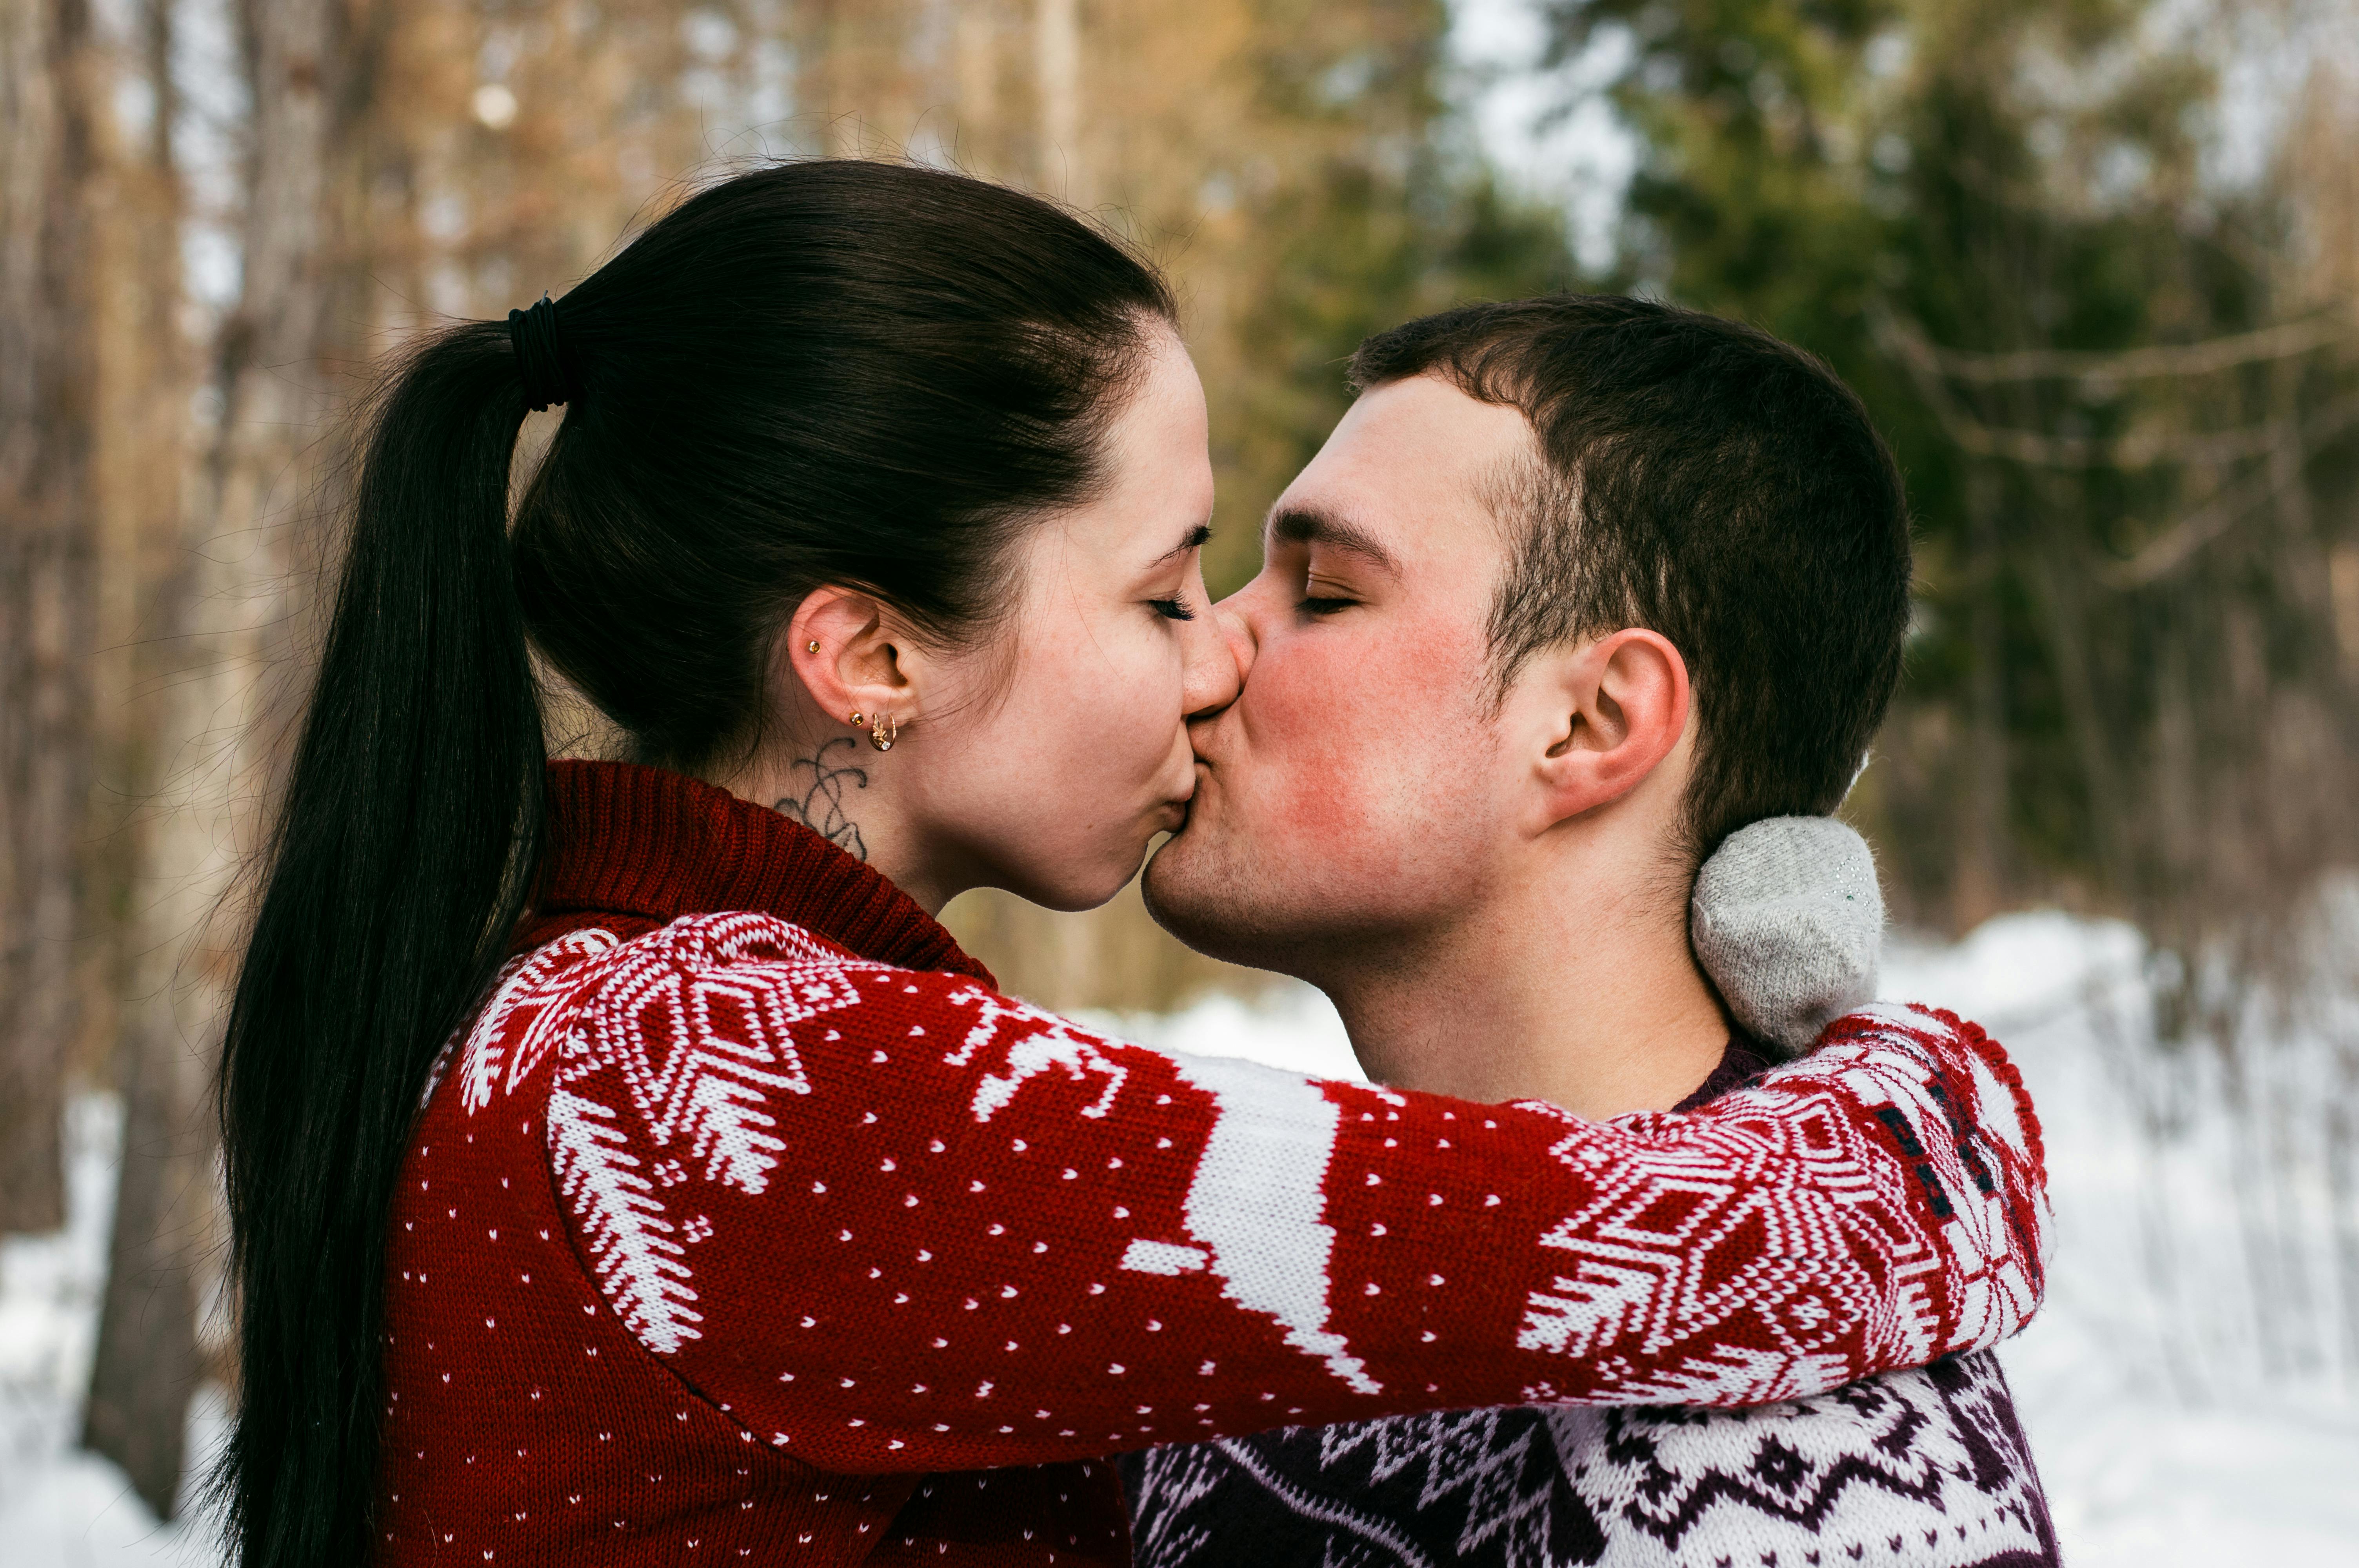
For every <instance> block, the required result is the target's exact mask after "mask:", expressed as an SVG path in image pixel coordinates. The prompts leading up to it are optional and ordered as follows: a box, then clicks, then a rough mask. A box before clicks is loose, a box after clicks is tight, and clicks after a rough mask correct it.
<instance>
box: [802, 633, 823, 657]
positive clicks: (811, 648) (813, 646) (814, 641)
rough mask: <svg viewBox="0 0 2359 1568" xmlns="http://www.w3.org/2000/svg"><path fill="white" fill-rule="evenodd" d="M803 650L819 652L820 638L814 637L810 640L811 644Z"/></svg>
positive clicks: (810, 652)
mask: <svg viewBox="0 0 2359 1568" xmlns="http://www.w3.org/2000/svg"><path fill="white" fill-rule="evenodd" d="M803 651H804V652H805V653H809V654H816V653H818V652H819V639H818V638H816V637H813V638H812V639H811V640H810V646H809V647H807V648H805V649H804V650H803Z"/></svg>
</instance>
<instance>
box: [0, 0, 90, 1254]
mask: <svg viewBox="0 0 2359 1568" xmlns="http://www.w3.org/2000/svg"><path fill="white" fill-rule="evenodd" d="M92 69H93V65H92V59H91V38H90V14H89V8H88V5H87V4H86V0H5V5H0V140H5V144H6V147H5V152H0V183H5V196H0V201H5V204H6V212H5V225H0V226H5V235H6V237H5V240H0V251H5V254H0V801H5V804H0V827H4V828H5V831H4V832H0V860H5V865H6V869H5V871H0V877H5V884H0V1232H5V1231H11V1230H49V1229H54V1228H56V1227H58V1226H60V1225H62V1224H63V1223H64V1222H65V1201H64V1198H65V1188H64V1172H63V1167H62V1162H61V1149H60V1112H61V1109H62V1104H63V1085H64V1068H65V1061H66V1057H67V1054H68V1053H69V1051H70V1050H71V1046H72V1044H73V1040H74V1036H75V1033H76V1032H77V1029H78V1027H79V1019H80V1009H79V1007H78V1005H77V1004H78V1001H79V995H78V992H77V989H76V975H75V965H74V952H75V943H76V939H77V938H78V937H79V936H80V935H82V929H83V925H84V920H83V910H82V904H83V879H82V874H81V873H82V868H81V865H80V863H79V860H80V854H81V849H82V841H83V837H84V835H83V832H82V826H83V824H82V812H83V806H84V802H85V801H86V799H87V797H88V795H89V787H90V779H91V773H92V747H93V744H94V740H95V730H94V727H93V725H92V715H91V700H90V691H89V674H90V660H91V654H92V643H93V640H94V631H93V626H94V620H95V613H96V604H97V538H96V535H97V529H96V526H95V520H94V519H93V517H92V514H91V510H90V505H89V491H90V484H89V480H90V474H89V461H90V446H91V427H92V418H91V413H92V372H93V363H92V362H93V358H94V356H93V354H92V351H91V342H90V338H91V327H92V313H91V308H90V307H91V299H90V295H89V289H88V285H87V279H88V276H89V269H88V265H87V264H88V261H89V256H88V250H89V227H90V221H89V211H88V196H87V191H88V189H89V183H90V176H91V173H92V123H91V106H92V102H93V83H92Z"/></svg>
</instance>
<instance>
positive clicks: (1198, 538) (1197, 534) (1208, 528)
mask: <svg viewBox="0 0 2359 1568" xmlns="http://www.w3.org/2000/svg"><path fill="white" fill-rule="evenodd" d="M1211 537H1212V524H1210V523H1199V524H1196V525H1195V526H1194V527H1193V528H1190V529H1189V530H1188V536H1187V537H1186V538H1184V539H1182V540H1180V542H1179V543H1178V544H1176V545H1174V546H1171V547H1170V548H1169V549H1168V550H1166V551H1164V552H1163V553H1162V554H1161V555H1159V556H1158V557H1155V559H1154V560H1152V561H1150V562H1148V563H1147V564H1148V565H1149V566H1150V567H1159V566H1161V565H1162V564H1163V563H1164V562H1166V561H1168V560H1169V559H1170V558H1171V557H1174V556H1184V555H1186V554H1187V553H1188V552H1189V551H1190V550H1193V549H1196V548H1199V547H1200V546H1202V545H1203V543H1204V541H1205V540H1207V539H1209V538H1211Z"/></svg>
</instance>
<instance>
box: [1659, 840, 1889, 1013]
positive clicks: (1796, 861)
mask: <svg viewBox="0 0 2359 1568" xmlns="http://www.w3.org/2000/svg"><path fill="white" fill-rule="evenodd" d="M1688 934H1689V937H1690V940H1691V941H1693V942H1694V944H1695V954H1696V957H1697V959H1698V960H1699V961H1701V963H1702V965H1703V968H1704V973H1706V974H1708V975H1710V976H1711V977H1712V984H1714V985H1716V986H1718V987H1719V988H1720V994H1721V996H1722V998H1723V1000H1726V1001H1727V1003H1728V1010H1729V1011H1731V1012H1732V1013H1734V1014H1735V1015H1736V1022H1738V1023H1740V1024H1742V1025H1744V1026H1745V1031H1746V1032H1747V1033H1750V1034H1752V1035H1753V1036H1754V1037H1755V1038H1756V1039H1757V1040H1761V1041H1763V1042H1765V1043H1767V1044H1770V1045H1772V1046H1775V1047H1776V1048H1777V1049H1778V1050H1781V1051H1785V1052H1789V1053H1790V1052H1799V1051H1807V1050H1809V1049H1810V1046H1811V1044H1814V1043H1815V1042H1816V1041H1817V1039H1818V1037H1819V1031H1820V1030H1821V1029H1824V1028H1825V1027H1826V1026H1827V1025H1828V1024H1829V1023H1831V1022H1833V1021H1834V1020H1836V1019H1838V1018H1841V1017H1842V1016H1843V1014H1844V1013H1846V1012H1850V1011H1853V1010H1854V1009H1855V1008H1859V1007H1864V1006H1865V1005H1866V1004H1867V1003H1868V1002H1870V1001H1872V1000H1875V964H1876V958H1877V957H1878V955H1879V954H1880V953H1881V951H1882V949H1883V946H1884V895H1883V894H1882V893H1881V892H1879V891H1877V888H1876V885H1875V855H1874V854H1873V853H1871V852H1870V851H1869V849H1868V847H1867V841H1866V840H1865V839H1864V838H1861V837H1860V836H1859V835H1858V834H1856V833H1854V832H1853V831H1852V830H1851V829H1850V828H1849V827H1846V826H1844V825H1843V823H1840V822H1838V821H1836V820H1835V819H1834V818H1833V817H1832V816H1772V817H1769V818H1767V819H1766V820H1764V821H1760V822H1756V823H1754V824H1752V825H1751V826H1750V827H1742V828H1739V829H1738V830H1737V831H1735V832H1734V833H1732V834H1730V835H1729V836H1728V838H1726V839H1725V840H1723V842H1722V844H1721V846H1720V848H1719V849H1716V850H1714V851H1713V852H1712V859H1711V860H1706V861H1705V862H1704V863H1703V870H1702V871H1701V872H1699V873H1697V876H1696V884H1695V896H1694V898H1693V899H1692V901H1691V902H1690V904H1689V906H1688Z"/></svg>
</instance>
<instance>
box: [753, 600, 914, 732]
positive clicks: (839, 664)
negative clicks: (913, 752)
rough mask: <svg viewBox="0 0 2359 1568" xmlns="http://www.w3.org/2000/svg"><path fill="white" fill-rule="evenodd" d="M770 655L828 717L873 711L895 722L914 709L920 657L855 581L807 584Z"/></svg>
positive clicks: (836, 719) (843, 719) (868, 715)
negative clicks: (852, 584)
mask: <svg viewBox="0 0 2359 1568" xmlns="http://www.w3.org/2000/svg"><path fill="white" fill-rule="evenodd" d="M775 658H776V662H777V663H778V664H782V665H786V666H787V668H788V669H790V670H791V671H792V672H793V674H794V677H795V679H796V680H797V681H798V682H799V683H800V685H801V687H802V690H803V693H804V694H805V695H806V696H807V697H809V699H810V702H811V704H812V705H813V706H815V707H816V708H818V709H819V710H820V712H821V714H823V715H824V716H825V717H826V719H828V720H829V721H830V722H832V723H837V724H849V723H851V722H852V716H853V714H855V713H857V714H859V715H860V716H861V719H862V725H863V728H865V727H866V724H867V723H868V722H869V721H870V720H872V719H875V717H876V716H877V715H878V714H880V713H882V714H886V715H888V716H890V717H891V718H892V719H895V720H897V721H898V722H899V723H902V724H905V725H906V724H908V722H909V721H910V720H911V719H914V718H916V717H917V712H916V709H917V696H918V676H919V670H918V669H917V668H915V667H914V666H916V665H919V664H922V663H923V662H924V661H923V658H922V655H920V654H919V652H918V650H917V648H916V646H915V644H914V643H912V642H911V640H910V639H909V637H908V634H907V633H906V631H904V630H901V629H899V628H897V625H896V623H895V620H894V617H893V615H892V613H891V612H890V611H888V610H887V609H886V607H885V606H884V605H883V604H882V603H880V602H879V601H878V600H876V599H875V597H874V596H872V595H870V594H865V593H862V592H860V591H859V590H857V589H848V588H833V587H831V588H821V589H812V590H811V592H810V594H809V595H807V596H806V597H805V598H804V600H803V601H802V603H801V604H800V605H799V606H798V607H797V608H796V610H795V613H794V618H793V619H792V620H790V621H788V622H787V629H786V631H785V632H784V633H781V635H780V647H779V649H778V650H777V654H776V655H775Z"/></svg>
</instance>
